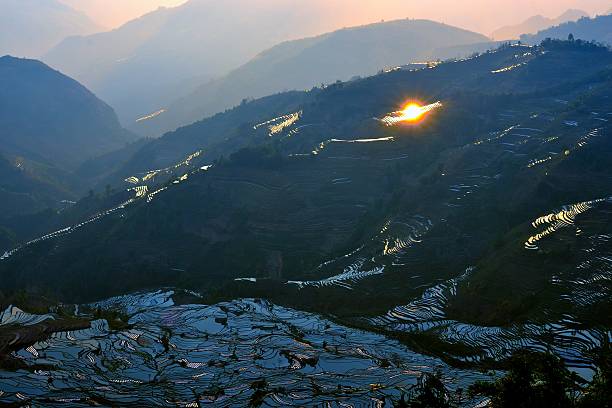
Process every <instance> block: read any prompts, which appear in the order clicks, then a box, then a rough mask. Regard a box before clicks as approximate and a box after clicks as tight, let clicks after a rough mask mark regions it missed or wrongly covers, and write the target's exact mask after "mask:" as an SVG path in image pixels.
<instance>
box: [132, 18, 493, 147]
mask: <svg viewBox="0 0 612 408" xmlns="http://www.w3.org/2000/svg"><path fill="white" fill-rule="evenodd" d="M485 41H487V38H486V37H484V36H482V35H480V34H476V33H473V32H470V31H466V30H462V29H459V28H455V27H451V26H447V25H444V24H440V23H436V22H433V21H427V20H408V19H406V20H398V21H392V22H385V23H378V24H372V25H368V26H362V27H354V28H348V29H343V30H339V31H336V32H332V33H328V34H325V35H322V36H318V37H313V38H306V39H303V40H296V41H290V42H285V43H282V44H280V45H277V46H275V47H273V48H271V49H269V50H266V51H264V52H263V53H261V54H260V55H258V56H257V57H256V58H254V59H253V60H252V61H250V62H249V63H247V64H245V65H243V66H242V67H240V68H238V69H236V70H234V71H232V72H231V73H230V74H228V75H227V76H225V77H223V78H220V79H218V80H214V81H211V82H208V83H206V84H204V85H202V86H200V87H199V88H198V89H197V90H196V91H195V92H193V93H192V94H190V95H187V96H185V97H182V98H180V99H178V100H176V101H175V102H173V103H172V104H170V105H169V106H168V107H167V108H166V111H165V112H164V113H163V114H161V115H159V116H156V117H154V118H152V119H150V120H145V121H141V122H138V123H135V124H133V125H132V126H130V129H132V130H134V131H136V132H138V133H140V134H142V135H149V136H157V135H161V134H163V133H165V132H166V131H170V130H174V129H176V128H177V127H179V126H181V125H186V124H189V123H192V122H194V121H196V120H198V119H200V118H203V117H207V116H210V115H213V114H215V113H217V112H219V111H222V110H224V109H227V108H230V107H232V106H235V105H237V104H238V103H240V101H241V100H242V99H244V98H259V97H262V96H266V95H270V94H273V93H276V92H280V91H284V90H288V89H297V90H303V89H310V88H312V87H313V86H315V85H319V84H321V83H324V84H329V83H333V82H335V81H336V80H342V81H345V80H348V79H350V78H352V77H354V76H367V75H373V74H375V73H376V72H378V71H380V70H382V69H383V68H389V67H396V66H399V65H404V64H408V63H410V62H420V61H422V60H432V59H433V60H435V59H437V58H438V57H439V56H442V57H447V56H449V55H451V56H454V55H460V56H466V55H469V54H471V53H472V52H473V48H470V46H472V45H475V44H479V43H480V44H482V43H483V42H485ZM452 47H465V48H464V49H462V50H458V49H455V50H451V48H452Z"/></svg>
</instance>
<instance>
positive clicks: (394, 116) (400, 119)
mask: <svg viewBox="0 0 612 408" xmlns="http://www.w3.org/2000/svg"><path fill="white" fill-rule="evenodd" d="M441 107H442V103H441V102H436V103H432V104H431V105H425V106H422V105H420V104H418V103H416V102H411V103H409V104H408V105H406V107H405V108H404V109H403V110H401V111H397V112H393V113H390V114H389V115H388V116H385V117H384V118H382V119H380V120H381V121H382V122H383V123H384V124H385V125H387V126H393V125H397V124H400V123H419V122H420V121H421V120H422V119H424V118H425V116H426V115H427V114H428V113H429V112H431V111H433V110H435V109H439V108H441Z"/></svg>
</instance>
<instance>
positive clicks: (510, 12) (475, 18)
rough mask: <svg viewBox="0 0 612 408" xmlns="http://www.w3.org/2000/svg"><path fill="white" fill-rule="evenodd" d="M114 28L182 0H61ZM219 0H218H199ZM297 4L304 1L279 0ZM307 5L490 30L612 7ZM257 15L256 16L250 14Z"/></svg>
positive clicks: (492, 2) (534, 1) (433, 2)
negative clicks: (572, 10) (540, 17)
mask: <svg viewBox="0 0 612 408" xmlns="http://www.w3.org/2000/svg"><path fill="white" fill-rule="evenodd" d="M61 1H63V2H64V3H66V4H69V5H71V6H72V7H74V8H77V9H79V10H81V11H84V12H85V13H87V14H88V15H90V16H91V17H92V18H93V19H94V20H95V21H97V22H98V23H99V24H101V25H103V26H105V27H109V28H113V27H116V26H118V25H120V24H122V23H124V22H126V21H128V20H130V19H133V18H136V17H138V16H140V15H142V14H144V13H146V12H149V11H152V10H155V9H156V8H157V7H160V6H176V5H179V4H181V3H184V2H185V1H186V0H61ZM198 1H213V2H216V1H223V0H198ZM284 1H286V2H289V3H292V2H294V3H300V2H301V3H302V4H303V0H284ZM245 3H247V4H248V3H251V4H252V5H253V8H254V9H258V10H262V9H265V8H266V6H269V5H273V4H278V0H245ZM307 4H309V7H312V8H314V9H320V10H321V12H323V13H334V14H332V15H336V16H338V26H339V27H342V26H348V25H357V24H364V23H369V22H374V21H379V20H381V19H385V20H390V19H395V18H405V17H411V18H428V19H432V20H437V21H441V22H444V23H447V24H452V25H457V26H460V27H463V28H468V29H471V30H474V31H479V32H482V33H483V34H487V35H488V34H490V33H491V32H492V31H494V30H495V29H497V28H499V27H501V26H503V25H508V24H516V23H518V22H521V21H522V20H524V19H526V18H528V17H531V16H533V15H536V14H542V15H545V16H547V17H557V16H558V15H560V14H561V13H563V12H564V11H565V10H567V9H569V8H577V9H581V10H584V11H586V12H588V13H591V14H596V13H603V12H605V11H607V10H608V9H610V7H612V0H309V1H308V3H307ZM254 18H256V15H254Z"/></svg>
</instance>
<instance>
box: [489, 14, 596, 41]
mask: <svg viewBox="0 0 612 408" xmlns="http://www.w3.org/2000/svg"><path fill="white" fill-rule="evenodd" d="M588 16H589V15H588V13H586V12H585V11H582V10H567V11H566V12H565V13H563V14H562V15H560V16H559V17H557V18H548V17H544V16H542V15H538V16H533V17H531V18H529V19H527V20H525V21H523V22H522V23H520V24H517V25H513V26H506V27H502V28H500V29H499V30H496V31H495V32H493V33H492V34H491V37H492V38H493V39H494V40H517V39H519V38H520V37H521V35H523V34H535V33H537V32H538V31H542V30H545V29H547V28H549V27H553V26H556V25H559V24H563V23H566V22H569V21H576V20H578V19H580V18H582V17H588Z"/></svg>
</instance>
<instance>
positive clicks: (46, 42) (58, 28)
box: [0, 0, 100, 57]
mask: <svg viewBox="0 0 612 408" xmlns="http://www.w3.org/2000/svg"><path fill="white" fill-rule="evenodd" d="M1 7H2V12H1V13H0V56H2V55H6V54H10V55H15V56H20V57H39V56H40V55H42V54H44V53H45V52H47V51H48V50H49V49H50V48H51V47H53V46H55V45H57V44H58V43H59V42H60V41H62V40H63V39H64V38H66V37H68V36H70V35H87V34H92V33H94V32H96V31H98V30H100V27H99V26H98V25H96V24H95V23H94V22H93V21H92V20H90V19H89V17H87V16H86V15H85V14H83V13H80V12H78V11H76V10H74V9H72V8H70V7H68V6H66V5H64V4H62V3H60V2H59V1H57V0H3V1H2V5H1Z"/></svg>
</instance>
